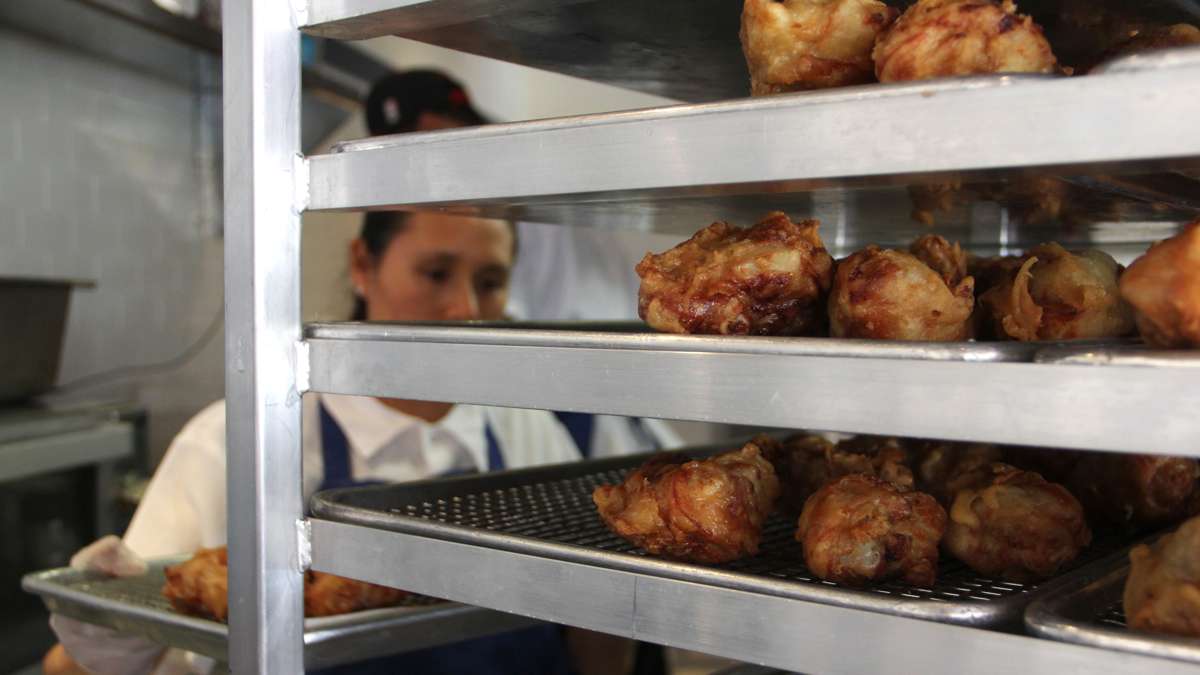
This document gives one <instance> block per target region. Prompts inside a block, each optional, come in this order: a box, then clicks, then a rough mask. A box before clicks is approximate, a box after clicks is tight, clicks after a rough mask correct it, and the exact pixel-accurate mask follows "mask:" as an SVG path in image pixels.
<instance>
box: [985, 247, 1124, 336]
mask: <svg viewBox="0 0 1200 675" xmlns="http://www.w3.org/2000/svg"><path fill="white" fill-rule="evenodd" d="M1120 273H1121V266H1120V265H1118V264H1117V262H1116V261H1115V260H1113V259H1112V256H1110V255H1108V254H1107V253H1104V252H1103V251H1097V250H1095V249H1089V250H1087V251H1082V252H1080V253H1078V254H1074V253H1070V252H1068V251H1067V250H1066V249H1064V248H1063V247H1062V246H1059V245H1058V244H1054V243H1050V244H1042V245H1040V246H1037V247H1034V248H1033V249H1032V250H1031V251H1029V255H1028V256H1027V257H1026V259H1025V261H1024V262H1023V263H1022V264H1021V268H1020V269H1018V270H1017V272H1016V273H1015V274H1013V275H1012V276H1011V277H1010V278H1008V279H1006V280H1004V281H1003V282H1001V283H999V284H997V285H995V286H993V287H992V288H990V289H988V291H987V292H986V293H984V294H983V295H981V296H980V298H979V304H980V308H981V309H982V310H983V311H984V312H985V313H986V319H985V321H986V325H988V326H989V327H990V328H991V329H992V330H993V331H994V332H995V335H996V336H997V337H999V338H1008V339H1012V340H1021V341H1027V342H1028V341H1034V340H1070V339H1079V338H1109V337H1121V336H1124V335H1129V334H1130V333H1131V332H1133V328H1134V323H1133V311H1132V309H1131V308H1130V306H1129V305H1128V304H1127V303H1126V302H1125V301H1124V300H1122V299H1121V296H1120V294H1119V292H1118V289H1117V277H1118V276H1119V275H1120Z"/></svg>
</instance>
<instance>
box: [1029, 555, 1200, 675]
mask: <svg viewBox="0 0 1200 675" xmlns="http://www.w3.org/2000/svg"><path fill="white" fill-rule="evenodd" d="M1128 576H1129V557H1128V556H1127V555H1119V556H1114V557H1112V558H1110V559H1108V560H1107V561H1105V562H1104V563H1102V564H1098V565H1095V566H1091V567H1089V568H1088V569H1085V570H1080V571H1079V572H1078V573H1077V574H1073V575H1071V576H1070V578H1069V579H1066V580H1064V583H1062V584H1059V585H1058V586H1057V587H1056V588H1054V589H1052V590H1051V591H1049V592H1047V593H1045V594H1043V595H1042V596H1041V597H1039V598H1038V599H1037V600H1035V601H1034V602H1032V603H1030V605H1029V608H1028V609H1027V610H1026V612H1025V626H1026V627H1027V628H1028V630H1029V632H1030V633H1032V634H1034V635H1037V636H1039V637H1044V638H1049V639H1051V640H1060V641H1063V642H1072V643H1075V644H1081V645H1088V646H1092V647H1101V648H1104V649H1115V650H1118V651H1123V652H1131V653H1134V654H1142V655H1145V656H1157V657H1160V658H1168V659H1175V660H1178V661H1188V662H1191V663H1195V664H1200V639H1189V638H1183V637H1173V636H1169V635H1157V634H1151V633H1142V632H1138V631H1132V630H1129V629H1128V628H1127V627H1126V626H1125V612H1124V609H1123V608H1122V606H1121V595H1122V593H1123V592H1124V590H1125V579H1126V578H1127V577H1128Z"/></svg>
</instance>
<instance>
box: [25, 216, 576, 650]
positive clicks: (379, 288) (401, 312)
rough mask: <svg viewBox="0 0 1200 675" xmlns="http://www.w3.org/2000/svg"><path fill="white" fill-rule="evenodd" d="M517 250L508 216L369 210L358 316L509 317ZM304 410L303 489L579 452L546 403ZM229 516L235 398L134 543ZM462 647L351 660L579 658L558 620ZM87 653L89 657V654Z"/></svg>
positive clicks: (205, 415) (166, 543)
mask: <svg viewBox="0 0 1200 675" xmlns="http://www.w3.org/2000/svg"><path fill="white" fill-rule="evenodd" d="M515 248H516V241H515V238H514V234H513V229H512V227H511V225H510V224H509V223H506V222H504V221H498V220H489V219H485V218H475V217H465V216H452V215H445V214H438V213H413V214H400V213H371V214H368V216H367V217H366V219H365V222H364V226H363V230H362V234H361V236H360V237H359V238H358V239H356V240H355V241H354V242H353V243H352V245H351V250H350V271H351V278H352V281H353V284H354V288H355V292H356V295H357V304H358V307H357V309H356V311H357V313H358V314H359V316H358V318H362V319H366V320H371V321H461V320H472V319H490V320H499V319H502V318H503V312H504V307H505V304H506V302H507V296H508V277H509V274H510V270H511V268H512V265H513V261H514V256H515ZM303 415H304V417H303V423H304V431H305V434H304V443H303V452H304V489H305V494H306V496H307V495H311V494H312V493H313V492H315V491H317V490H319V489H325V488H330V487H337V486H344V485H350V484H354V483H356V482H362V481H408V480H417V479H422V478H429V477H436V476H441V475H446V474H451V473H456V472H463V471H476V470H478V471H487V470H495V469H501V468H519V467H524V466H531V465H536V464H543V463H553V462H565V461H571V460H574V459H577V458H578V457H579V454H578V452H577V450H576V448H575V446H574V443H573V442H572V440H571V438H570V436H569V435H568V433H567V432H566V430H565V429H564V428H563V427H562V426H561V425H560V424H559V423H558V422H557V421H556V420H555V419H554V417H553V416H552V415H551V414H550V413H547V412H543V411H535V410H518V409H512V408H491V407H483V406H470V405H455V404H451V403H440V402H429V401H409V400H398V399H374V398H361V397H350V396H333V395H327V394H321V395H310V396H307V397H305V400H304V411H303ZM225 522H226V520H225V410H224V404H223V403H222V402H218V403H215V404H213V405H211V406H209V407H208V408H207V409H205V410H204V411H202V412H201V413H200V414H199V415H197V416H196V417H195V418H193V419H192V420H191V421H190V422H189V423H188V424H187V425H186V426H185V427H184V429H183V430H182V431H181V432H180V434H179V435H178V436H177V437H176V438H175V440H174V441H173V442H172V444H171V447H170V448H169V449H168V451H167V454H166V456H165V457H164V459H163V462H162V464H161V465H160V467H159V469H158V471H157V472H156V474H155V476H154V479H153V480H152V481H151V483H150V486H149V488H148V489H147V492H146V496H145V498H144V499H143V501H142V503H141V505H140V506H139V508H138V511H137V513H136V514H135V516H134V518H133V521H132V523H131V524H130V527H129V530H128V532H127V533H126V535H125V543H126V544H127V545H128V546H129V547H130V548H132V549H133V551H134V552H136V553H138V554H139V555H141V556H142V557H146V558H150V557H160V556H166V555H174V554H186V553H191V552H193V551H195V550H197V549H199V548H205V547H212V546H219V545H221V544H224V543H225ZM69 644H71V645H72V647H73V648H76V650H77V651H81V652H83V651H87V649H86V647H84V648H78V647H76V645H75V643H74V642H69ZM514 644H518V645H520V648H519V649H514V648H513V645H514ZM453 647H454V649H433V650H424V651H422V652H417V653H413V654H409V655H402V656H400V657H397V659H396V660H394V661H389V662H388V663H386V664H385V663H379V664H374V665H375V667H376V669H375V670H372V669H370V668H368V666H367V664H362V665H359V666H356V667H354V668H353V669H351V670H347V672H356V673H366V672H393V671H394V670H395V668H397V667H398V665H399V666H403V667H404V668H405V669H406V670H407V671H408V672H414V673H441V672H446V673H456V672H495V673H501V672H502V673H555V672H567V670H568V668H567V665H566V664H567V657H566V651H565V649H564V647H563V641H562V637H561V629H559V628H558V627H555V626H542V627H537V628H533V629H525V630H522V631H516V632H515V633H514V634H508V635H504V636H498V637H497V638H484V639H482V640H479V641H471V642H470V643H464V644H462V645H454V646H453ZM57 656H61V654H58V655H57ZM76 656H78V657H79V658H80V660H81V661H82V662H84V663H85V664H86V663H87V654H83V653H79V654H76ZM52 660H53V659H52ZM47 665H48V666H53V665H56V664H53V663H49V662H48V664H47ZM47 672H55V670H51V668H50V667H48V668H47ZM57 672H70V671H69V670H57ZM110 672H131V671H129V670H124V669H121V670H113V671H110Z"/></svg>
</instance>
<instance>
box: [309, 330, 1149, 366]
mask: <svg viewBox="0 0 1200 675" xmlns="http://www.w3.org/2000/svg"><path fill="white" fill-rule="evenodd" d="M306 336H307V337H308V338H312V339H333V340H338V339H361V340H371V339H375V340H395V341H412V342H433V343H446V344H478V345H508V346H514V347H565V348H578V349H639V350H660V351H672V352H697V353H728V354H771V355H785V356H822V357H848V358H876V359H904V360H921V361H974V362H991V363H999V362H1006V363H1026V362H1030V361H1034V360H1035V359H1036V357H1037V356H1038V354H1040V353H1042V352H1046V351H1047V350H1056V349H1093V350H1095V349H1123V348H1124V347H1125V346H1126V345H1132V344H1135V343H1132V342H1127V341H1120V340H1107V341H1100V340H1096V341H1093V340H1087V341H1084V340H1080V341H1076V342H903V341H899V340H858V339H849V338H815V337H758V336H732V335H674V334H668V333H657V332H655V331H654V330H653V329H651V328H650V327H649V326H647V325H646V324H644V323H642V322H640V321H611V322H570V321H561V322H524V321H513V322H498V321H473V322H454V323H442V322H430V323H355V322H339V323H311V324H308V326H307V327H306Z"/></svg>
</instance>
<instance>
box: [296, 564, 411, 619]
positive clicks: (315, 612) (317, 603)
mask: <svg viewBox="0 0 1200 675" xmlns="http://www.w3.org/2000/svg"><path fill="white" fill-rule="evenodd" d="M408 596H409V593H408V592H407V591H402V590H400V589H397V588H389V587H387V586H380V585H378V584H369V583H367V582H365V581H358V580H357V579H347V578H346V577H339V576H337V575H334V574H326V573H324V572H311V571H310V572H308V573H307V574H306V575H305V577H304V616H334V615H336V614H349V613H350V612H359V611H362V610H364V609H374V608H376V607H389V606H391V605H395V604H397V603H399V602H400V601H401V600H403V599H405V598H407V597H408Z"/></svg>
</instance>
